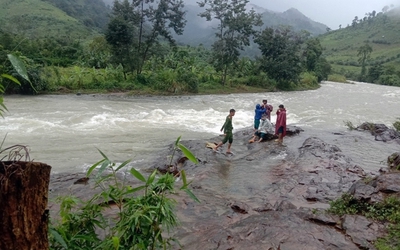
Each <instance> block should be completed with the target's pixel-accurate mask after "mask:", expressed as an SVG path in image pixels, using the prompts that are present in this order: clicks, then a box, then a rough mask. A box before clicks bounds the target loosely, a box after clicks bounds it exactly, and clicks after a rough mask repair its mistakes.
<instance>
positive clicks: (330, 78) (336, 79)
mask: <svg viewBox="0 0 400 250" xmlns="http://www.w3.org/2000/svg"><path fill="white" fill-rule="evenodd" d="M328 81H331V82H344V83H347V79H346V77H345V76H344V75H339V74H332V75H329V76H328Z"/></svg>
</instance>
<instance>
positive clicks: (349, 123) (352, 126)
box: [343, 121, 356, 130]
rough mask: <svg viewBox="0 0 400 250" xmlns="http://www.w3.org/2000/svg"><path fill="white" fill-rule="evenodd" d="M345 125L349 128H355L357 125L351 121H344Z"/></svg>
mask: <svg viewBox="0 0 400 250" xmlns="http://www.w3.org/2000/svg"><path fill="white" fill-rule="evenodd" d="M343 123H344V125H345V126H346V127H347V128H348V129H349V130H355V129H356V127H355V126H354V125H353V123H352V122H351V121H343Z"/></svg>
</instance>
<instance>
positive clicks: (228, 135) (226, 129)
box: [214, 109, 236, 154]
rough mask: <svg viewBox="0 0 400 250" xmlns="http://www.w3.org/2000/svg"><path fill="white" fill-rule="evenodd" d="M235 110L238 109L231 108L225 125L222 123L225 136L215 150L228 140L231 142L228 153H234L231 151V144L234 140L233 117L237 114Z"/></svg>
mask: <svg viewBox="0 0 400 250" xmlns="http://www.w3.org/2000/svg"><path fill="white" fill-rule="evenodd" d="M235 112H236V111H235V110H234V109H231V110H229V115H228V116H227V117H226V119H225V123H224V125H222V128H221V132H222V131H224V134H225V137H224V139H223V140H222V142H220V143H218V145H217V146H216V147H215V148H214V151H217V150H218V148H219V147H221V146H222V145H223V144H225V143H226V142H229V144H228V149H227V150H226V153H227V154H232V152H231V146H232V142H233V133H232V131H233V126H232V118H233V116H234V115H235Z"/></svg>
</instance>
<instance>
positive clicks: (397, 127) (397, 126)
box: [393, 118, 400, 132]
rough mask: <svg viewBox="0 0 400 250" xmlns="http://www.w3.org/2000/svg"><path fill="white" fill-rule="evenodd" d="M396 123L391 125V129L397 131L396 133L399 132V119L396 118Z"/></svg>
mask: <svg viewBox="0 0 400 250" xmlns="http://www.w3.org/2000/svg"><path fill="white" fill-rule="evenodd" d="M397 119H398V121H395V122H394V123H393V127H394V128H395V129H396V130H397V132H400V118H397Z"/></svg>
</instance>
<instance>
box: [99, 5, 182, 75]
mask: <svg viewBox="0 0 400 250" xmlns="http://www.w3.org/2000/svg"><path fill="white" fill-rule="evenodd" d="M149 3H151V4H149ZM182 8H183V1H182V0H176V1H168V0H161V1H158V2H154V1H147V0H134V1H132V3H129V2H128V1H127V0H125V1H123V2H119V1H115V2H114V6H113V18H112V19H111V22H110V23H109V24H108V28H107V32H106V40H107V42H108V43H109V44H110V45H111V46H112V48H113V54H114V63H117V64H122V65H123V66H124V68H126V70H127V71H126V72H133V70H136V73H137V74H141V73H142V70H143V67H144V66H145V64H146V62H147V61H148V60H149V59H150V58H151V57H152V56H153V55H155V54H156V53H157V49H158V48H159V47H160V41H161V40H164V41H167V42H169V44H170V45H175V40H174V39H173V37H172V32H171V30H173V31H174V32H175V33H176V34H178V35H180V34H182V32H183V27H184V26H185V23H186V22H185V20H184V18H183V17H184V12H183V9H182Z"/></svg>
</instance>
